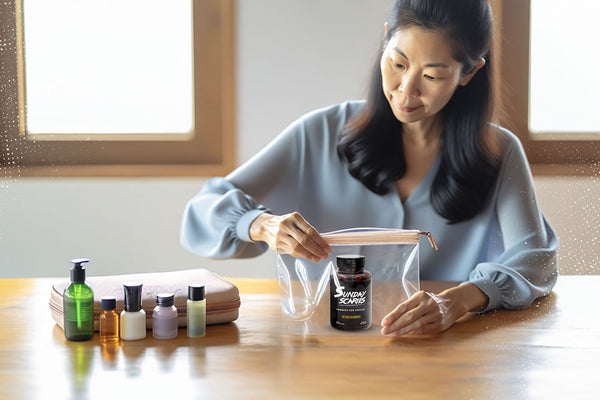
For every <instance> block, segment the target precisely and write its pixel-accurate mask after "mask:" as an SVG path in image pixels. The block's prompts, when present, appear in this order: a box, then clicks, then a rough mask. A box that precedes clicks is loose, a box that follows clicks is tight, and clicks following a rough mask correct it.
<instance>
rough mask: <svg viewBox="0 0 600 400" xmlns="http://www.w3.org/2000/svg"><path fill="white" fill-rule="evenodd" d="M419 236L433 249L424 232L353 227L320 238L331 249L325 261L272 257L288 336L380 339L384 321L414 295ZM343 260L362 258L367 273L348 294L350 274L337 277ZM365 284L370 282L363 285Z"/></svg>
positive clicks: (341, 274)
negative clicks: (359, 336) (339, 263)
mask: <svg viewBox="0 0 600 400" xmlns="http://www.w3.org/2000/svg"><path fill="white" fill-rule="evenodd" d="M423 235H426V236H427V237H428V238H429V242H430V244H431V245H432V247H434V248H436V249H437V245H436V243H435V241H434V239H433V237H432V236H431V234H430V233H429V232H421V231H418V230H404V229H385V228H353V229H345V230H341V231H335V232H328V233H324V234H322V235H321V236H322V237H323V238H324V239H325V240H326V241H327V242H328V243H329V245H330V247H331V249H332V253H331V255H330V256H329V258H327V259H325V260H322V261H319V262H311V261H308V260H305V259H303V258H295V257H292V256H290V255H289V254H277V275H278V279H279V288H280V298H281V309H282V313H283V316H284V318H285V320H286V321H287V324H286V326H287V328H288V330H289V331H290V333H293V334H299V335H326V334H343V333H344V332H346V331H347V332H351V333H352V334H363V335H364V334H370V335H373V334H376V335H379V334H380V331H381V320H382V319H383V317H384V316H385V315H387V314H388V313H389V312H391V311H392V310H393V309H394V308H395V307H396V306H397V305H398V304H400V303H402V302H403V301H405V300H407V299H408V298H409V297H410V296H412V295H413V294H414V293H416V292H417V291H419V241H420V240H419V239H420V237H421V236H423ZM348 258H349V259H351V260H352V259H362V261H360V263H363V262H364V270H365V271H367V273H366V275H365V274H363V275H361V276H362V278H360V277H358V275H356V276H357V278H356V279H355V280H357V282H358V283H357V285H356V286H355V288H358V289H356V290H354V291H353V292H352V291H351V290H347V289H348V288H347V287H348V286H349V285H348V282H349V281H348V279H349V278H348V277H349V276H350V277H352V276H354V275H352V274H350V275H348V274H346V273H342V271H340V268H339V266H338V262H346V263H347V262H348V261H347V259H348ZM344 260H346V261H344ZM350 262H351V263H354V262H355V261H350ZM366 276H368V277H369V278H370V279H365V277H366ZM360 280H362V281H363V282H362V283H360V282H359V281H360ZM365 280H368V281H370V282H368V285H367V286H365V282H364V281H365ZM342 281H343V282H342ZM340 282H342V283H343V284H342V283H340ZM351 292H352V293H351ZM341 302H345V304H344V306H340V304H341ZM342 308H343V309H342ZM367 312H368V315H367ZM367 318H368V321H367V320H366V319H367ZM344 319H346V321H349V322H350V325H352V327H350V328H348V327H349V326H350V325H347V326H346V325H345V324H344V322H343V321H344ZM352 320H357V321H352ZM358 320H360V321H358ZM340 321H341V322H340ZM354 322H356V323H354Z"/></svg>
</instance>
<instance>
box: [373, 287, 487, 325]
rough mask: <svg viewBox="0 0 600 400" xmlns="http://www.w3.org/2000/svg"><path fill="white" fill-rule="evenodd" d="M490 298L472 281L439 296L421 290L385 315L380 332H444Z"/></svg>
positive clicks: (479, 307)
mask: <svg viewBox="0 0 600 400" xmlns="http://www.w3.org/2000/svg"><path fill="white" fill-rule="evenodd" d="M487 301H488V299H487V296H486V295H485V294H483V292H481V291H480V290H479V288H477V286H475V285H474V284H472V283H467V284H465V285H461V286H456V287H454V288H451V289H448V290H445V291H443V292H441V293H440V294H439V295H435V294H433V293H429V292H425V291H420V292H417V293H415V294H414V295H412V296H411V297H410V298H409V299H408V300H406V301H405V302H403V303H400V304H399V305H398V306H397V307H396V308H395V309H394V310H393V311H392V312H391V313H389V314H388V315H386V316H385V317H384V318H383V320H382V321H381V326H382V329H381V333H382V334H383V335H390V336H403V335H406V334H409V333H410V334H435V333H441V332H443V331H445V330H446V329H448V328H450V327H451V326H452V325H453V324H454V322H455V321H456V320H457V319H459V318H460V317H462V316H463V315H464V314H466V313H467V312H468V311H473V310H480V309H482V308H483V307H484V306H485V305H486V304H487Z"/></svg>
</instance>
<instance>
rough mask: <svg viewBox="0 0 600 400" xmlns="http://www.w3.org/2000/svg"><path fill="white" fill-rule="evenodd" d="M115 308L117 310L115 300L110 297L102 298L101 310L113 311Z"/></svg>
mask: <svg viewBox="0 0 600 400" xmlns="http://www.w3.org/2000/svg"><path fill="white" fill-rule="evenodd" d="M115 308H117V299H115V298H114V297H111V296H104V297H103V298H102V309H103V310H114V309H115Z"/></svg>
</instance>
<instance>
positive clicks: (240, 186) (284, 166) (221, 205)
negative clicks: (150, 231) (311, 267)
mask: <svg viewBox="0 0 600 400" xmlns="http://www.w3.org/2000/svg"><path fill="white" fill-rule="evenodd" d="M304 132H305V123H304V122H303V120H302V119H299V120H298V121H296V122H294V123H293V124H291V125H290V126H289V127H288V128H287V129H286V130H284V131H283V132H282V133H281V134H280V135H278V136H277V137H276V138H275V139H274V140H273V141H272V142H271V143H269V145H267V146H266V147H265V148H263V149H262V150H261V151H260V152H259V153H257V154H256V155H255V156H254V157H252V158H251V159H250V160H248V161H247V162H246V163H244V164H243V165H242V166H240V167H239V168H237V169H236V170H235V171H233V172H232V173H230V174H229V175H228V176H226V177H225V178H212V179H209V180H208V181H207V182H206V183H205V185H204V186H203V187H202V190H201V191H200V192H199V193H198V194H197V195H196V196H194V197H193V198H192V199H191V200H190V201H189V202H188V203H187V205H186V207H185V210H184V215H183V223H182V228H181V234H180V241H181V245H182V246H183V247H184V248H185V249H187V250H189V251H191V252H192V253H195V254H197V255H200V256H203V257H209V258H220V259H224V258H249V257H255V256H258V255H260V254H262V253H264V252H265V251H267V249H268V245H267V244H266V243H264V242H254V241H252V239H251V238H250V235H249V228H250V225H251V224H252V222H253V221H254V220H255V219H256V218H257V217H258V216H259V215H260V214H262V213H264V212H266V211H270V212H275V213H283V212H285V211H286V210H285V209H284V207H283V206H282V204H284V205H285V207H291V208H293V207H295V204H294V199H293V194H294V193H296V190H295V186H294V185H297V182H298V174H299V173H301V172H299V171H301V169H302V168H301V167H302V166H301V160H303V159H304V157H305V154H304V150H303V149H304V147H303V146H300V145H299V143H301V142H302V141H303V138H304ZM265 204H268V206H266V205H265Z"/></svg>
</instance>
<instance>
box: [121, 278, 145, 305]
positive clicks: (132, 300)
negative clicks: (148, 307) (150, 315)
mask: <svg viewBox="0 0 600 400" xmlns="http://www.w3.org/2000/svg"><path fill="white" fill-rule="evenodd" d="M123 290H124V291H125V305H124V307H123V309H124V310H125V311H134V312H135V311H140V310H141V309H142V284H141V283H133V284H127V285H123Z"/></svg>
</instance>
